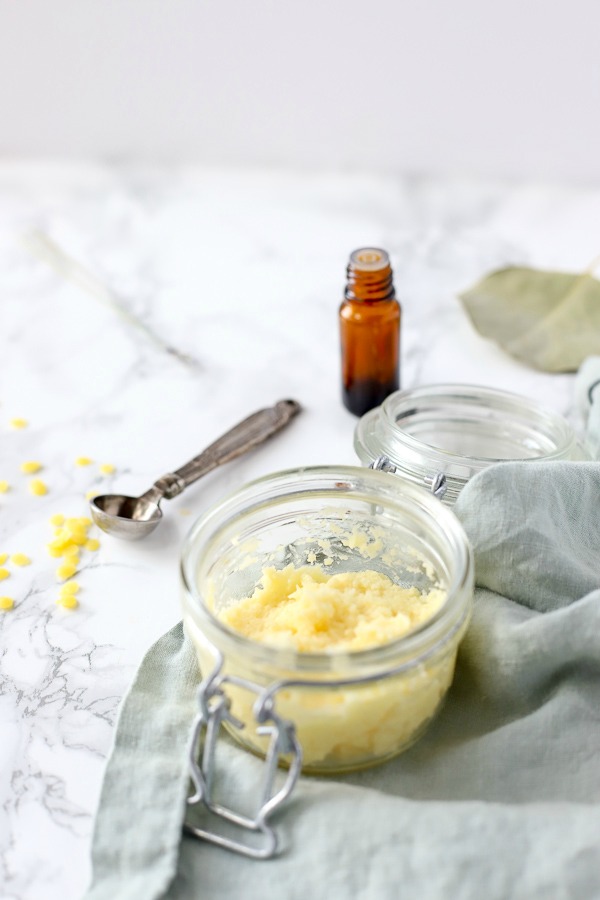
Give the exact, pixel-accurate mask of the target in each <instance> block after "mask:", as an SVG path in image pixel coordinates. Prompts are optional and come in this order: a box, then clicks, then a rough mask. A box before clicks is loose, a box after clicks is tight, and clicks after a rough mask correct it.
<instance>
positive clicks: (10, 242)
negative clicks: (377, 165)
mask: <svg viewBox="0 0 600 900" xmlns="http://www.w3.org/2000/svg"><path fill="white" fill-rule="evenodd" d="M599 218H600V190H593V189H587V190H586V189H583V188H577V189H575V188H569V187H558V186H555V187H553V186H544V185H535V184H521V185H518V184H514V185H510V184H501V183H493V182H486V183H483V182H473V181H469V180H466V179H437V180H436V179H427V178H400V177H394V176H391V175H389V176H383V175H381V176H378V175H373V174H371V175H369V174H341V173H312V174H311V173H300V172H286V171H273V172H267V171H260V170H257V171H251V170H231V171H226V170H221V169H209V168H194V167H181V168H172V169H171V168H165V169H157V168H148V167H144V166H124V165H115V166H109V165H99V164H98V165H94V164H75V163H69V164H67V163H65V164H52V165H50V164H44V163H35V164H34V163H28V164H25V163H9V162H4V163H2V164H0V280H1V292H0V296H1V300H0V303H1V310H2V316H1V319H0V321H1V341H2V349H1V357H0V359H1V366H0V447H1V448H2V449H1V453H0V479H5V480H7V481H8V482H9V483H10V485H11V490H10V491H9V492H7V493H6V494H1V495H0V552H7V553H11V552H23V553H27V554H28V555H29V556H30V557H31V559H32V564H31V565H30V566H29V567H26V568H23V569H18V568H16V567H15V566H11V565H10V564H9V568H10V571H11V576H10V578H8V579H6V580H5V581H4V582H2V584H1V589H0V593H2V594H3V595H4V594H6V595H9V596H12V597H14V599H15V607H14V609H13V610H12V611H9V612H6V613H2V614H1V615H0V896H1V897H2V898H3V900H74V898H77V897H79V896H81V894H82V892H83V890H84V888H85V885H86V883H87V879H88V877H89V858H88V851H89V844H90V838H91V829H92V816H93V811H94V808H95V804H96V801H97V797H98V792H99V787H100V781H101V776H102V768H103V764H104V759H105V757H106V755H107V753H108V751H109V748H110V743H111V738H112V735H113V732H114V727H115V723H116V718H117V711H118V705H119V702H120V700H121V698H122V696H123V694H124V692H125V691H126V689H127V686H128V684H129V683H130V681H131V678H132V676H133V673H134V671H135V667H136V665H137V664H138V662H139V661H140V659H141V657H142V655H143V653H144V651H145V650H146V649H147V647H148V646H149V645H150V644H151V643H152V641H153V640H155V639H156V638H157V637H158V636H159V635H160V634H161V633H162V632H163V631H165V630H166V629H167V628H168V627H170V626H171V625H172V624H173V623H174V622H175V621H176V620H177V619H178V618H179V597H178V585H177V558H178V548H179V546H180V543H181V540H182V538H183V535H184V534H185V532H186V531H187V529H188V527H189V525H190V523H191V521H192V519H193V516H194V515H195V514H197V513H198V512H199V511H200V510H201V509H202V508H203V507H204V506H205V505H206V504H209V503H211V502H213V501H215V500H216V499H217V498H218V497H220V496H221V495H223V494H224V493H225V492H227V491H230V490H232V489H233V488H234V487H236V486H238V485H240V484H242V483H243V482H245V481H247V480H248V479H250V478H252V477H256V476H259V475H262V474H266V473H267V472H269V471H273V470H275V469H279V468H286V467H291V466H296V465H301V464H317V463H335V462H337V463H354V462H355V461H356V460H355V457H354V453H353V450H352V434H353V429H354V425H355V419H354V418H353V417H352V416H351V415H350V414H349V413H347V412H346V411H345V410H344V409H343V407H342V405H341V403H340V400H339V358H338V345H337V319H336V313H337V307H338V305H339V302H340V299H341V291H342V286H343V280H344V269H345V264H346V260H347V256H348V253H349V252H350V251H351V250H352V249H354V248H355V247H357V246H360V245H364V244H369V243H371V244H375V245H381V246H384V247H386V248H387V249H388V250H389V251H390V252H391V254H392V260H393V263H394V268H395V279H396V286H397V290H398V294H399V296H400V299H401V302H402V305H403V313H404V320H403V331H402V380H403V386H405V387H409V386H412V385H417V384H424V383H431V382H436V381H464V382H469V383H481V384H486V385H490V386H496V387H502V388H506V389H509V390H516V391H519V392H520V393H523V394H527V395H529V396H531V397H533V398H535V399H538V400H540V401H543V402H545V403H546V405H548V406H550V407H552V408H553V409H555V410H557V411H558V412H561V413H563V414H564V415H566V416H567V417H568V418H570V419H571V420H572V421H573V422H574V423H575V424H577V417H576V414H575V409H574V403H573V377H572V376H571V375H561V376H550V375H545V374H542V373H539V372H534V371H531V370H529V369H527V368H525V367H524V366H522V365H520V364H518V363H516V362H515V361H514V360H512V359H510V358H509V357H507V356H506V355H505V354H503V353H502V352H501V351H500V350H498V349H497V348H496V347H494V346H493V345H492V344H490V343H489V342H487V341H484V340H482V339H481V338H480V337H479V336H478V335H477V334H476V333H475V332H474V331H473V329H472V327H471V326H470V324H469V322H468V321H467V318H466V316H465V314H464V313H463V311H462V309H461V307H460V304H459V303H458V301H457V300H456V294H457V292H458V291H460V290H461V289H462V288H465V287H467V286H468V285H469V284H470V283H471V282H473V281H474V280H476V279H477V278H479V277H480V276H481V275H482V274H484V273H485V272H486V271H488V270H489V269H491V268H493V267H496V266H498V265H503V264H507V263H517V262H519V263H528V264H533V265H541V266H547V267H557V268H565V269H573V270H579V269H582V268H584V267H585V266H586V265H587V264H588V262H589V261H590V260H591V259H592V258H593V257H594V256H595V255H596V254H597V252H598V249H599V248H598V246H597V243H594V241H597V240H598V238H597V228H596V225H597V222H598V220H599ZM33 229H38V230H41V231H43V232H45V233H47V234H48V235H49V236H51V237H52V239H53V240H54V241H56V242H57V243H58V244H59V245H60V246H61V247H62V248H63V249H64V250H65V251H67V252H68V253H69V254H70V255H71V256H73V257H75V258H77V259H78V260H80V261H81V262H82V263H83V264H84V265H85V266H86V267H88V268H89V270H90V271H92V272H93V273H94V274H95V275H96V276H97V277H98V278H99V279H100V281H101V282H103V283H104V284H105V285H106V286H108V287H110V288H111V290H113V291H114V292H115V293H116V294H117V295H118V296H119V297H120V299H121V300H122V302H123V303H125V304H126V305H127V308H128V309H129V310H130V312H131V313H133V314H134V315H136V316H138V317H139V318H140V319H141V320H143V321H144V322H145V323H146V324H147V325H148V326H149V327H151V328H152V329H154V330H155V331H157V332H159V333H160V334H161V335H162V336H163V337H164V339H165V340H166V341H167V342H169V343H170V344H173V345H175V346H177V347H178V348H179V349H180V350H181V351H182V352H184V353H186V354H189V355H190V356H192V357H194V359H195V360H196V363H197V364H196V365H194V366H186V365H182V364H181V363H180V362H178V361H177V360H175V359H173V358H171V357H169V356H168V355H167V354H165V353H163V352H162V351H161V350H159V349H157V348H156V346H155V345H154V344H152V343H151V342H149V341H148V340H147V339H146V337H145V336H144V335H143V334H142V333H140V332H139V331H137V330H135V329H133V328H132V327H131V326H129V325H128V324H127V323H126V322H124V321H123V320H122V319H120V318H119V317H118V316H117V315H116V314H115V313H114V311H113V310H112V309H110V308H107V307H105V306H102V305H101V304H100V303H98V302H97V300H96V299H95V298H93V297H91V296H90V295H88V294H86V293H85V292H83V291H82V290H81V289H80V288H79V287H77V286H76V285H74V284H72V283H69V282H68V281H67V280H65V279H64V278H63V277H61V275H59V274H57V273H56V272H54V271H53V270H52V269H51V268H50V267H49V266H48V265H46V264H45V263H44V262H41V261H40V260H38V259H36V258H35V257H34V256H33V255H32V254H31V253H30V252H29V250H28V249H27V247H26V245H25V244H24V242H23V237H24V236H26V235H27V234H28V233H30V232H31V230H33ZM286 396H290V397H294V398H296V399H298V400H299V401H300V402H301V403H302V404H303V405H304V407H305V411H304V412H303V414H302V416H300V417H299V418H298V419H297V420H296V421H295V422H294V423H293V424H292V425H291V426H290V428H289V429H288V430H287V431H286V432H285V433H283V434H281V435H279V436H278V437H276V438H275V439H273V441H271V442H270V443H269V444H268V445H266V446H265V447H263V448H261V449H260V450H258V451H256V452H254V453H253V454H251V455H250V456H248V457H245V458H243V459H240V460H238V461H236V462H235V463H233V464H231V465H229V466H228V467H225V468H223V469H222V470H219V471H218V472H215V473H213V474H211V475H210V476H208V477H207V478H206V479H205V480H204V481H203V482H200V483H199V484H198V485H196V486H194V487H193V488H191V489H190V490H189V491H188V492H186V493H185V494H184V495H182V496H181V497H179V498H177V499H175V500H173V501H171V502H170V503H168V504H165V513H166V517H165V521H164V523H163V524H162V525H161V527H160V529H159V530H158V531H157V532H155V533H154V534H153V535H152V536H151V537H150V538H149V539H148V540H147V541H146V542H144V543H143V544H139V545H129V544H121V543H119V542H118V541H116V540H114V539H112V540H111V539H110V538H107V537H103V536H101V547H100V550H99V551H98V552H97V553H85V554H84V555H83V557H82V568H81V571H80V572H79V574H78V575H77V580H78V581H79V583H80V584H81V587H82V590H81V594H80V601H81V604H80V607H79V608H78V609H77V610H75V611H73V612H69V611H65V610H62V609H60V608H59V607H57V606H56V604H55V599H56V597H57V595H58V583H57V579H56V575H55V569H56V560H54V559H52V558H50V556H49V555H48V554H47V551H46V546H45V545H46V544H47V542H48V541H49V540H50V538H51V527H50V524H49V521H48V520H49V517H50V516H51V515H52V514H53V513H56V512H61V513H64V514H66V515H75V516H80V515H85V513H86V508H87V507H86V500H85V494H86V492H87V491H89V490H92V489H96V490H105V489H106V490H108V489H112V488H114V489H115V490H119V491H125V492H127V493H135V492H136V491H143V490H144V489H145V488H146V487H148V486H149V485H150V484H151V482H152V481H153V480H154V479H155V478H156V477H157V476H158V475H160V474H162V473H163V472H164V471H169V470H170V469H172V468H174V467H176V466H177V465H179V464H181V463H183V462H184V461H186V459H188V458H189V457H191V456H193V455H194V454H195V453H197V452H198V451H199V450H200V449H202V448H203V447H204V446H205V445H206V444H208V443H209V442H210V441H212V440H213V439H215V438H216V437H217V436H218V435H219V434H220V433H221V432H222V431H224V430H225V429H226V428H228V427H229V426H231V425H233V424H234V423H235V422H236V421H238V420H239V419H241V418H243V417H244V416H246V415H247V414H249V413H250V412H252V411H254V410H255V409H257V408H260V407H261V406H265V405H269V404H271V403H273V402H274V401H276V400H278V399H280V398H283V397H286ZM14 416H22V417H24V418H26V419H27V420H28V421H29V427H28V428H26V429H24V430H22V431H15V430H11V428H10V426H9V421H10V419H11V418H13V417H14ZM82 454H84V455H87V456H90V457H91V458H92V459H93V460H94V463H93V464H92V465H91V466H89V467H86V468H78V467H76V466H75V464H74V461H75V458H76V457H77V456H79V455H82ZM26 459H38V460H39V461H40V462H42V463H43V466H44V469H43V472H42V473H40V475H41V477H43V478H44V480H45V481H46V482H47V484H48V486H49V492H48V494H47V495H46V496H44V497H33V496H31V495H30V494H29V493H28V491H27V478H26V476H24V475H22V474H21V473H20V471H19V464H20V463H21V462H22V461H24V460H26ZM102 462H110V463H113V464H114V465H115V467H116V470H115V473H114V474H112V475H110V476H104V475H102V474H101V473H100V472H99V469H98V464H99V463H102Z"/></svg>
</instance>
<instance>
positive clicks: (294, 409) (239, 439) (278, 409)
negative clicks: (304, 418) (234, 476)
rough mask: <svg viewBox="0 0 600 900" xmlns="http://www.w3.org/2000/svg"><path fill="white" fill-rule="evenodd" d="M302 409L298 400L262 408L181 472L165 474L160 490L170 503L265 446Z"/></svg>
mask: <svg viewBox="0 0 600 900" xmlns="http://www.w3.org/2000/svg"><path fill="white" fill-rule="evenodd" d="M301 408H302V407H301V406H300V404H299V403H297V402H296V401H295V400H280V401H279V403H276V404H275V406H270V407H268V408H267V409H260V410H259V411H258V412H255V413H253V414H252V415H251V416H248V418H247V419H244V420H243V421H242V422H238V424H237V425H235V426H234V427H233V428H232V429H231V430H230V431H227V432H225V434H224V435H222V436H221V437H220V438H218V440H216V441H215V442H214V444H210V446H208V447H207V448H206V450H203V451H202V453H200V454H199V455H198V456H195V457H194V459H191V460H190V461H189V462H188V463H186V464H185V465H183V466H181V468H180V469H177V470H176V471H175V472H173V473H169V475H163V477H162V478H159V479H158V481H157V482H156V487H159V488H160V489H161V491H162V493H163V496H164V497H165V498H166V499H168V500H170V499H171V498H172V497H175V496H177V494H179V493H181V491H182V490H183V489H184V488H186V487H187V486H188V485H189V484H192V482H194V481H197V480H198V478H201V477H202V476H203V475H206V473H207V472H210V471H212V469H216V468H217V466H222V465H223V463H226V462H229V461H230V460H232V459H235V458H236V457H237V456H241V455H242V454H243V453H247V452H248V450H252V448H253V447H256V446H257V445H258V444H262V442H263V441H265V440H266V439H267V438H269V437H271V435H273V434H276V433H277V432H278V431H280V430H281V429H282V428H284V427H285V426H286V425H287V424H288V422H289V421H290V420H291V419H293V418H294V416H296V415H297V414H298V413H299V412H300V410H301Z"/></svg>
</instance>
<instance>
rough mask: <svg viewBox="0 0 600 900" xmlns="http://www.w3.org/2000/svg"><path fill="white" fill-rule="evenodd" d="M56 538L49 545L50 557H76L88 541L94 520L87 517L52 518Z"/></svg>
mask: <svg viewBox="0 0 600 900" xmlns="http://www.w3.org/2000/svg"><path fill="white" fill-rule="evenodd" d="M51 522H52V524H53V525H54V538H53V539H52V540H51V541H50V543H49V544H48V552H49V553H50V556H54V557H59V556H65V557H71V556H76V555H77V554H78V553H79V551H80V548H81V547H84V546H85V544H86V543H87V542H88V540H91V538H88V531H89V529H90V528H91V526H92V520H91V519H88V518H87V517H86V516H83V517H78V518H69V519H65V518H64V516H52V519H51Z"/></svg>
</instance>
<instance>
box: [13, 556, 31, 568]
mask: <svg viewBox="0 0 600 900" xmlns="http://www.w3.org/2000/svg"><path fill="white" fill-rule="evenodd" d="M10 561H11V563H14V564H15V566H28V565H29V564H30V562H31V560H30V559H29V557H28V556H26V555H25V554H24V553H13V555H12V556H11V558H10Z"/></svg>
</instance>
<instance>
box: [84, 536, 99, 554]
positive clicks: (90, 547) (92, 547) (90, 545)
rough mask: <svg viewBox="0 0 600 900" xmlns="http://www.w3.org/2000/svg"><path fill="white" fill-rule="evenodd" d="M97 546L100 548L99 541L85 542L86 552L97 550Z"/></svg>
mask: <svg viewBox="0 0 600 900" xmlns="http://www.w3.org/2000/svg"><path fill="white" fill-rule="evenodd" d="M99 546H100V541H98V540H96V538H90V539H89V540H87V541H86V542H85V549H86V550H91V551H94V550H97V549H98V547H99Z"/></svg>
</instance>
